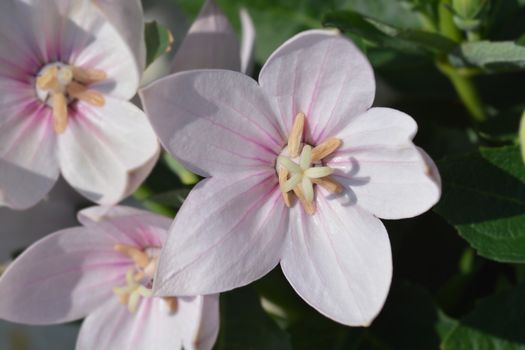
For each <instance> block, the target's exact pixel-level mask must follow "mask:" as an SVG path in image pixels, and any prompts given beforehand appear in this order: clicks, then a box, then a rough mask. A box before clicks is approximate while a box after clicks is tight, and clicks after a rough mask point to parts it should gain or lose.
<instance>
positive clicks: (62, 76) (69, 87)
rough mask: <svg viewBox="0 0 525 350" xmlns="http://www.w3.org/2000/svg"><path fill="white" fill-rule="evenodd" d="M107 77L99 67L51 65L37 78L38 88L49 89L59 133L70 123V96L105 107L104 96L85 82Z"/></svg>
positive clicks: (89, 82)
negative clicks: (90, 88)
mask: <svg viewBox="0 0 525 350" xmlns="http://www.w3.org/2000/svg"><path fill="white" fill-rule="evenodd" d="M105 79H107V76H106V73H105V72H104V71H101V70H97V69H85V68H79V67H71V66H63V67H60V68H59V67H57V66H54V67H50V68H48V69H47V70H46V71H45V72H44V73H43V74H42V75H41V76H39V77H38V78H37V80H36V86H37V88H38V89H40V90H43V91H48V92H49V94H50V96H51V106H52V109H53V122H54V123H53V124H54V129H55V132H56V133H57V134H61V133H63V132H64V131H65V130H66V128H67V124H68V114H69V113H68V104H69V98H73V99H78V100H80V101H84V102H86V103H89V104H91V105H93V106H95V107H103V106H104V104H105V102H106V101H105V99H104V96H103V95H102V94H101V93H100V92H98V91H94V90H89V89H88V88H87V87H86V86H85V85H84V84H92V83H95V82H98V81H102V80H105Z"/></svg>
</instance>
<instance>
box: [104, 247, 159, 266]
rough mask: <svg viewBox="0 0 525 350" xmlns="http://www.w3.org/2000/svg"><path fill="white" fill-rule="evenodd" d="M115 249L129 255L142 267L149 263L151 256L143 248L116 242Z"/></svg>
mask: <svg viewBox="0 0 525 350" xmlns="http://www.w3.org/2000/svg"><path fill="white" fill-rule="evenodd" d="M113 249H114V250H115V251H117V252H119V253H122V254H124V255H127V256H129V257H130V258H131V259H132V260H133V261H134V262H135V264H137V266H138V267H140V268H145V267H146V266H148V264H149V260H150V259H149V257H148V255H147V254H146V253H144V252H143V251H142V250H140V249H137V248H135V247H131V246H129V245H125V244H115V246H114V247H113Z"/></svg>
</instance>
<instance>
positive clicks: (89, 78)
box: [73, 67, 107, 84]
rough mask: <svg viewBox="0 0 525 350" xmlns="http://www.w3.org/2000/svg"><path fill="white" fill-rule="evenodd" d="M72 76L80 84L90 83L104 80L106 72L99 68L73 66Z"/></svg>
mask: <svg viewBox="0 0 525 350" xmlns="http://www.w3.org/2000/svg"><path fill="white" fill-rule="evenodd" d="M73 77H74V78H75V80H76V81H78V82H80V83H82V84H92V83H96V82H98V81H102V80H106V79H107V74H106V72H104V71H103V70H100V69H91V68H80V67H73Z"/></svg>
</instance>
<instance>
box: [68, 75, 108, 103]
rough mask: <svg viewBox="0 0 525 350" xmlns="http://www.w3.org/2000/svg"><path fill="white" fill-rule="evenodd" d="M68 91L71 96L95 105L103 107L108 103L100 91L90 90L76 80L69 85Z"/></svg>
mask: <svg viewBox="0 0 525 350" xmlns="http://www.w3.org/2000/svg"><path fill="white" fill-rule="evenodd" d="M67 93H68V94H69V95H70V96H71V97H73V98H76V99H79V100H81V101H84V102H87V103H89V104H90V105H93V106H95V107H103V106H104V105H105V104H106V100H105V99H104V96H103V95H102V94H101V93H100V92H97V91H93V90H88V88H87V87H85V86H84V85H81V84H79V83H77V82H74V81H73V82H71V83H70V84H69V85H68V86H67Z"/></svg>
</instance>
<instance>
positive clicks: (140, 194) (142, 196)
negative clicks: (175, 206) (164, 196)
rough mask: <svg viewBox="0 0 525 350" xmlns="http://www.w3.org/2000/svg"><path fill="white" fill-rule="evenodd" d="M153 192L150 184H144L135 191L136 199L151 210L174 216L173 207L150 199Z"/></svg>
mask: <svg viewBox="0 0 525 350" xmlns="http://www.w3.org/2000/svg"><path fill="white" fill-rule="evenodd" d="M152 194H153V191H151V189H150V188H149V187H148V186H146V185H142V186H140V187H139V188H138V189H137V190H136V191H135V193H133V197H134V198H135V199H136V200H138V201H139V202H140V203H141V204H142V205H143V206H144V207H145V208H146V209H148V210H149V211H152V212H154V213H157V214H160V215H164V216H169V217H174V216H175V211H173V210H172V209H170V208H168V207H166V206H164V205H162V204H159V203H155V202H153V201H150V200H148V198H149V197H151V195H152Z"/></svg>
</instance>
